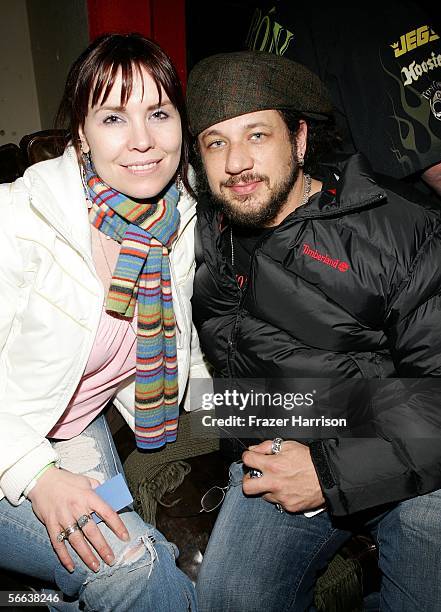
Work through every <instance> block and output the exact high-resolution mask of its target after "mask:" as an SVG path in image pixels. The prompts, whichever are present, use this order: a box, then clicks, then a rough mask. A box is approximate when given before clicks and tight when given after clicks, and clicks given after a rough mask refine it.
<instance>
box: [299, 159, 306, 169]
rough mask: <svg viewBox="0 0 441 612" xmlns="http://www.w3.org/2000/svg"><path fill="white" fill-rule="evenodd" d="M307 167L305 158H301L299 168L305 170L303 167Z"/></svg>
mask: <svg viewBox="0 0 441 612" xmlns="http://www.w3.org/2000/svg"><path fill="white" fill-rule="evenodd" d="M304 165H305V161H304V159H303V157H300V158H299V168H303V166H304Z"/></svg>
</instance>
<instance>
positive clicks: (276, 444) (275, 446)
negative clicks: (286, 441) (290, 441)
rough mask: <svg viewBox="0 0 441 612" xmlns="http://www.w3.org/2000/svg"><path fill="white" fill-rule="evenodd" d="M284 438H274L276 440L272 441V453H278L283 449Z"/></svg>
mask: <svg viewBox="0 0 441 612" xmlns="http://www.w3.org/2000/svg"><path fill="white" fill-rule="evenodd" d="M282 442H283V440H282V438H274V440H273V441H272V443H271V454H272V455H277V454H278V453H280V451H281V449H282Z"/></svg>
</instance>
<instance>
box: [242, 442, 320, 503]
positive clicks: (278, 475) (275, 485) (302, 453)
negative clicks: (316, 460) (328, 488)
mask: <svg viewBox="0 0 441 612" xmlns="http://www.w3.org/2000/svg"><path fill="white" fill-rule="evenodd" d="M271 444H272V442H271V440H265V442H262V443H261V444H259V445H257V446H252V447H250V450H247V451H245V452H244V453H243V455H242V460H243V462H244V464H245V465H246V466H248V467H251V468H256V469H258V470H260V471H261V472H263V476H262V477H261V478H250V477H249V475H248V474H247V475H246V476H245V477H244V479H243V492H244V493H245V494H246V495H262V494H263V498H264V499H266V500H267V501H269V502H272V503H277V504H280V505H281V506H282V507H283V508H284V509H285V510H287V511H288V512H303V511H305V510H312V509H314V508H318V507H320V506H323V505H324V503H325V499H324V497H323V494H322V490H321V488H320V484H319V480H318V478H317V473H316V471H315V468H314V464H313V462H312V459H311V454H310V452H309V448H308V447H307V446H304V445H303V444H299V443H298V442H293V441H292V440H287V441H284V442H283V443H282V448H281V451H280V453H278V454H276V455H273V454H271Z"/></svg>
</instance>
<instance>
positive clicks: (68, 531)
mask: <svg viewBox="0 0 441 612" xmlns="http://www.w3.org/2000/svg"><path fill="white" fill-rule="evenodd" d="M79 529H80V528H79V527H78V525H77V524H76V523H74V524H73V525H69V527H66V529H65V530H64V539H65V540H67V539H68V538H69V536H71V535H72V534H73V533H75V532H76V531H79Z"/></svg>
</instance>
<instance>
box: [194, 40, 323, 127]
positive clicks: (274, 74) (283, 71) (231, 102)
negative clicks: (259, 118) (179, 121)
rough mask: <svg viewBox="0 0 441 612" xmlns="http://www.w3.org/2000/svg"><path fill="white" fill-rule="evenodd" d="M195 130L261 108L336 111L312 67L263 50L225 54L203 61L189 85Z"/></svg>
mask: <svg viewBox="0 0 441 612" xmlns="http://www.w3.org/2000/svg"><path fill="white" fill-rule="evenodd" d="M187 106H188V116H189V121H190V129H191V132H192V133H193V135H195V136H196V135H197V134H200V133H201V132H203V131H204V130H206V129H207V128H208V127H210V126H211V125H214V124H216V123H220V122H221V121H226V120H227V119H231V118H232V117H237V116H239V115H244V114H246V113H253V112H255V111H260V110H269V109H274V110H294V111H298V112H301V113H302V114H303V115H305V116H307V117H311V118H313V119H320V120H324V119H327V118H328V117H329V116H330V115H332V103H331V101H330V98H329V94H328V92H327V90H326V88H325V86H324V85H323V83H322V82H321V81H320V79H319V78H318V77H317V76H316V75H315V74H314V73H312V72H311V71H310V70H308V69H307V68H305V66H302V65H301V64H298V63H297V62H294V61H292V60H290V59H288V58H286V57H282V56H280V55H274V54H272V53H265V52H264V51H240V52H235V53H220V54H218V55H212V56H211V57H207V58H205V59H203V60H201V61H200V62H199V63H198V64H196V65H195V66H194V68H193V69H192V71H191V72H190V75H189V78H188V84H187Z"/></svg>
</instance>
